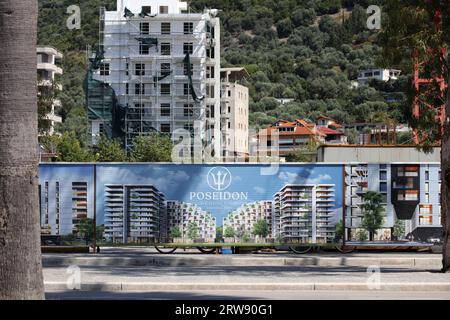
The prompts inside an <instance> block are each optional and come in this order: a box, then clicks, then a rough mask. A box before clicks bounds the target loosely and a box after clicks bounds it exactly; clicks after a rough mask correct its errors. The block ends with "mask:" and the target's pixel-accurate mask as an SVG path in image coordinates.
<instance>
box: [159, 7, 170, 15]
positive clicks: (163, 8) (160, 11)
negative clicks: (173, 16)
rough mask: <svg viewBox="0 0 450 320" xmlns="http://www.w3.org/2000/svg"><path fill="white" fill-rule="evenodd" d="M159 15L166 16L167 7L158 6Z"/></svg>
mask: <svg viewBox="0 0 450 320" xmlns="http://www.w3.org/2000/svg"><path fill="white" fill-rule="evenodd" d="M159 13H160V14H168V13H169V7H168V6H159Z"/></svg>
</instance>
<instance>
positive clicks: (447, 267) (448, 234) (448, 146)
mask: <svg viewBox="0 0 450 320" xmlns="http://www.w3.org/2000/svg"><path fill="white" fill-rule="evenodd" d="M449 84H450V79H449ZM449 88H450V86H449ZM449 117H450V89H449V91H448V93H447V104H446V106H445V119H446V120H445V125H444V128H445V130H444V137H443V139H442V148H441V180H442V181H441V222H442V227H443V230H444V246H443V259H442V267H443V268H442V270H443V271H445V272H450V214H449V212H450V123H448V120H447V119H448V118H449Z"/></svg>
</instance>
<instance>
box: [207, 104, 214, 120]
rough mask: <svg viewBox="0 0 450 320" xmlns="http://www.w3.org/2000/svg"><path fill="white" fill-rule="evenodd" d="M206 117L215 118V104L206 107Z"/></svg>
mask: <svg viewBox="0 0 450 320" xmlns="http://www.w3.org/2000/svg"><path fill="white" fill-rule="evenodd" d="M206 117H207V118H214V105H213V104H212V105H208V106H206Z"/></svg>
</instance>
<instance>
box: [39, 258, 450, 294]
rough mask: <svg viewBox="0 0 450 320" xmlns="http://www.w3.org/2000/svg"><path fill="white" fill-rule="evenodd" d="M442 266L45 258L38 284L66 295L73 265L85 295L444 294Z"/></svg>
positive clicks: (397, 261) (371, 261)
mask: <svg viewBox="0 0 450 320" xmlns="http://www.w3.org/2000/svg"><path fill="white" fill-rule="evenodd" d="M440 259H441V256H440V255H434V254H410V253H406V254H399V253H396V254H366V253H365V254H357V253H353V254H349V255H342V254H311V255H292V254H278V253H277V254H263V255H262V254H256V255H219V256H217V255H198V254H178V255H157V254H145V253H135V252H132V253H129V254H128V255H125V254H121V255H118V254H117V253H116V254H113V253H104V254H100V255H72V256H68V255H63V256H61V255H44V279H45V288H46V290H47V291H48V292H51V291H61V290H67V285H66V282H67V277H68V275H67V273H66V272H67V267H68V266H70V265H76V266H78V267H79V268H80V271H81V274H80V275H81V290H87V291H102V292H132V291H141V292H143V291H146V292H151V291H161V290H166V291H167V290H172V291H179V290H228V291H229V290H262V291H265V290H278V291H281V290H289V291H298V290H301V291H310V292H312V291H326V290H330V291H336V290H337V291H342V290H351V291H353V290H366V291H367V290H370V291H430V292H431V291H433V292H444V291H445V292H450V274H442V273H440V272H438V271H439V269H440ZM368 268H370V269H368ZM377 271H379V273H375V274H374V273H373V272H377ZM378 280H379V282H378Z"/></svg>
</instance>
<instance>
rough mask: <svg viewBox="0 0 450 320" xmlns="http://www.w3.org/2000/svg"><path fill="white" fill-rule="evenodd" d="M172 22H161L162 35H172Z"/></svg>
mask: <svg viewBox="0 0 450 320" xmlns="http://www.w3.org/2000/svg"><path fill="white" fill-rule="evenodd" d="M170 29H171V28H170V22H161V34H170V31H171V30H170Z"/></svg>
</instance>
